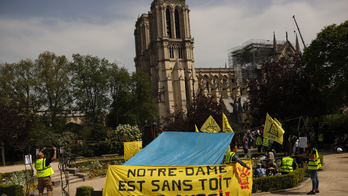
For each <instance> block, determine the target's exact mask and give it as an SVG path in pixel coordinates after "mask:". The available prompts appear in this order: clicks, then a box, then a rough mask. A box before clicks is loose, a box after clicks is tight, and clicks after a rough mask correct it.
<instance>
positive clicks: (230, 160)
mask: <svg viewBox="0 0 348 196" xmlns="http://www.w3.org/2000/svg"><path fill="white" fill-rule="evenodd" d="M234 155H236V153H235V152H233V151H231V152H229V153H228V154H227V156H226V159H225V162H226V163H227V164H230V163H236V161H232V158H233V157H234Z"/></svg>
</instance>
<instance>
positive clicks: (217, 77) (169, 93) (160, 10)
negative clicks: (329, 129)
mask: <svg viewBox="0 0 348 196" xmlns="http://www.w3.org/2000/svg"><path fill="white" fill-rule="evenodd" d="M189 13H190V10H189V8H188V5H187V4H186V0H153V2H152V3H151V8H150V11H149V12H148V13H147V14H142V15H141V16H140V17H138V19H137V21H136V24H135V30H134V37H135V50H136V56H135V58H134V61H135V67H136V71H144V72H146V73H148V74H149V75H150V78H151V81H152V84H153V94H154V96H155V101H156V103H157V105H158V108H159V111H158V113H159V117H160V118H161V117H166V116H168V114H169V113H168V112H170V113H174V112H177V111H186V110H187V106H188V105H189V104H191V103H192V101H193V99H194V96H196V95H198V94H204V95H207V96H211V97H214V98H215V99H216V101H220V100H221V99H222V101H223V103H224V110H225V111H224V112H225V113H229V114H232V113H233V115H229V117H228V118H229V120H230V121H232V122H234V123H238V124H247V123H248V119H249V117H248V115H247V113H248V112H247V109H246V107H245V104H247V94H248V88H247V85H246V83H245V82H243V79H242V77H241V74H238V73H237V75H236V71H235V69H234V68H227V65H225V68H195V65H194V62H195V60H194V55H193V48H194V40H193V38H192V36H191V29H190V15H189ZM291 47H292V46H291ZM292 49H293V47H292ZM278 53H279V52H278ZM278 53H277V54H278ZM237 67H238V66H237ZM228 100H229V101H228ZM230 106H232V111H231V109H228V108H231V107H230Z"/></svg>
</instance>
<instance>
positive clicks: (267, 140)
mask: <svg viewBox="0 0 348 196" xmlns="http://www.w3.org/2000/svg"><path fill="white" fill-rule="evenodd" d="M263 145H264V146H268V145H269V139H268V138H263Z"/></svg>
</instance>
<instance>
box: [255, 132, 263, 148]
mask: <svg viewBox="0 0 348 196" xmlns="http://www.w3.org/2000/svg"><path fill="white" fill-rule="evenodd" d="M256 146H257V152H261V148H262V138H261V136H260V135H257V138H256Z"/></svg>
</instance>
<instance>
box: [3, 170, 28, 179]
mask: <svg viewBox="0 0 348 196" xmlns="http://www.w3.org/2000/svg"><path fill="white" fill-rule="evenodd" d="M19 172H23V173H25V172H29V175H30V176H32V175H33V174H34V170H32V169H27V170H20V171H12V172H6V173H0V177H1V178H0V179H3V178H11V175H12V174H13V173H19Z"/></svg>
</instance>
